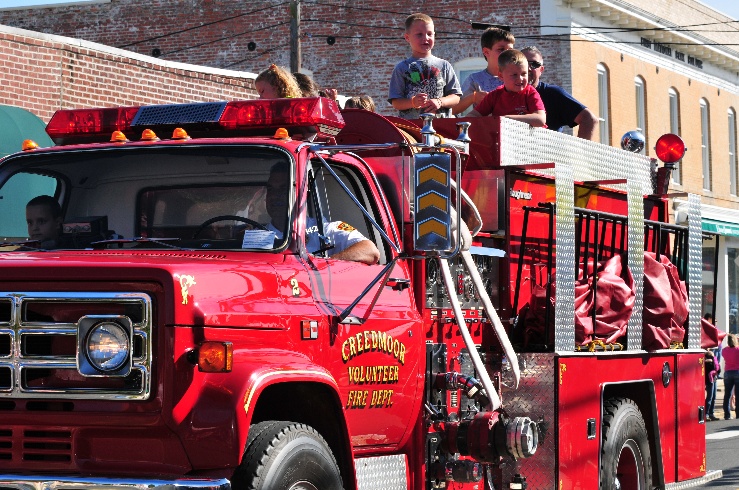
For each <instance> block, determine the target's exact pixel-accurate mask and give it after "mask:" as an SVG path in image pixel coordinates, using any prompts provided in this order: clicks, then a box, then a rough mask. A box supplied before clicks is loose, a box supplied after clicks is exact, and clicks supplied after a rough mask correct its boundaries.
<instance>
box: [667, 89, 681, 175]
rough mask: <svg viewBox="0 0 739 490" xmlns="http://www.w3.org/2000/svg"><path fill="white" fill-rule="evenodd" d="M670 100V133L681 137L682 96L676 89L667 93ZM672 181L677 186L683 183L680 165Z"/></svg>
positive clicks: (674, 171) (673, 173)
mask: <svg viewBox="0 0 739 490" xmlns="http://www.w3.org/2000/svg"><path fill="white" fill-rule="evenodd" d="M667 94H668V96H669V99H670V133H672V134H676V135H678V136H680V94H679V93H678V92H677V90H675V89H674V88H670V89H669V90H668V91H667ZM672 181H673V182H674V183H675V184H678V185H680V184H682V183H683V166H682V165H681V164H678V166H677V168H676V169H675V170H673V171H672Z"/></svg>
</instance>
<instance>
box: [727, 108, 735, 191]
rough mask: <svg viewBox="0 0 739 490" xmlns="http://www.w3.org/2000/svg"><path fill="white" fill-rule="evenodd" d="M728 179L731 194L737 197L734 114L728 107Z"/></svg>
mask: <svg viewBox="0 0 739 490" xmlns="http://www.w3.org/2000/svg"><path fill="white" fill-rule="evenodd" d="M729 177H730V181H731V184H730V185H731V194H732V195H734V196H736V195H737V168H736V112H735V111H734V108H733V107H729Z"/></svg>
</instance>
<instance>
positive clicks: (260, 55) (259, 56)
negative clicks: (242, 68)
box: [221, 44, 288, 68]
mask: <svg viewBox="0 0 739 490" xmlns="http://www.w3.org/2000/svg"><path fill="white" fill-rule="evenodd" d="M287 46H288V45H287V44H282V45H280V46H275V47H273V48H269V49H265V50H264V51H262V52H261V53H259V54H257V55H255V56H251V57H249V58H244V59H243V60H239V61H234V62H233V63H229V64H227V65H224V66H222V67H221V68H230V67H232V66H235V65H240V64H241V63H245V62H247V61H251V60H255V59H257V58H261V57H262V56H264V55H265V54H267V53H271V52H272V51H276V50H278V49H283V48H286V47H287Z"/></svg>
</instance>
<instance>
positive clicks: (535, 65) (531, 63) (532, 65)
mask: <svg viewBox="0 0 739 490" xmlns="http://www.w3.org/2000/svg"><path fill="white" fill-rule="evenodd" d="M542 66H544V64H543V63H539V62H538V61H529V68H533V69H534V70H536V69H537V68H541V67H542Z"/></svg>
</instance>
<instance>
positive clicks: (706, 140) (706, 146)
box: [700, 99, 711, 191]
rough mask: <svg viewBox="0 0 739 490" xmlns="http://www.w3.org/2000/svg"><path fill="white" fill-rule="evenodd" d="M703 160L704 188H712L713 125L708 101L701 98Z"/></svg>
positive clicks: (708, 189)
mask: <svg viewBox="0 0 739 490" xmlns="http://www.w3.org/2000/svg"><path fill="white" fill-rule="evenodd" d="M700 106H701V161H702V162H703V189H705V190H707V191H710V190H711V125H710V121H709V112H708V101H707V100H706V99H701V101H700Z"/></svg>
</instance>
